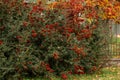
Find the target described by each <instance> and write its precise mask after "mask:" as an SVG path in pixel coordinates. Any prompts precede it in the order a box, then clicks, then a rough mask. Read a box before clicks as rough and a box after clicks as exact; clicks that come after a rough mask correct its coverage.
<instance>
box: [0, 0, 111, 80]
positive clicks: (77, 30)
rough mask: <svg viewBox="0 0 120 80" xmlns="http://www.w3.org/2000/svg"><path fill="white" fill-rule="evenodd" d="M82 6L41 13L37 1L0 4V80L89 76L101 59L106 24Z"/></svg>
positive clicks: (69, 5)
mask: <svg viewBox="0 0 120 80" xmlns="http://www.w3.org/2000/svg"><path fill="white" fill-rule="evenodd" d="M83 3H86V2H84V1H83V2H81V1H80V3H77V0H76V2H75V1H73V2H72V0H71V1H69V2H64V3H56V4H54V6H53V7H52V9H47V8H44V7H43V5H42V3H41V2H39V3H38V4H32V3H31V4H28V3H23V2H22V1H17V0H11V1H7V0H5V1H1V3H0V10H1V12H0V22H1V23H0V34H1V35H0V59H1V62H0V78H1V79H3V80H4V79H8V78H11V79H20V78H23V77H26V76H28V77H30V76H31V75H32V77H37V76H45V75H50V74H51V73H52V74H55V75H61V76H62V78H65V79H66V78H67V75H66V74H85V73H93V72H95V71H96V70H97V68H98V67H99V65H100V62H101V59H103V58H104V57H105V56H106V50H105V49H106V47H107V45H108V44H106V43H107V40H106V35H105V34H108V33H109V32H107V30H108V28H109V26H108V25H109V22H108V21H109V20H106V19H104V18H102V17H101V16H99V15H100V14H98V13H97V12H99V10H100V9H101V10H103V9H102V7H100V6H90V5H88V4H87V3H86V5H84V4H83ZM51 5H52V4H51ZM103 11H104V10H103ZM109 18H110V16H109ZM111 19H112V18H111ZM104 25H106V26H108V27H105V26H104Z"/></svg>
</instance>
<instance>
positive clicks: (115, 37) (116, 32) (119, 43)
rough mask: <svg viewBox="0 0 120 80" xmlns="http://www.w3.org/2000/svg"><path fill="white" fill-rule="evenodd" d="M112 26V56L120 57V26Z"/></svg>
mask: <svg viewBox="0 0 120 80" xmlns="http://www.w3.org/2000/svg"><path fill="white" fill-rule="evenodd" d="M111 26H112V29H111V31H110V34H111V40H110V45H109V50H110V54H112V55H113V56H120V24H115V23H112V25H111Z"/></svg>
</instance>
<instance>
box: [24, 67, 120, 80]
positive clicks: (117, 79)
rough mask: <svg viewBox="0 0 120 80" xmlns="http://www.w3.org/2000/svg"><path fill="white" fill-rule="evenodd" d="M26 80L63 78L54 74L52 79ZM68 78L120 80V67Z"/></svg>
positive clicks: (78, 79) (59, 79)
mask: <svg viewBox="0 0 120 80" xmlns="http://www.w3.org/2000/svg"><path fill="white" fill-rule="evenodd" d="M24 80H62V79H61V78H60V77H55V76H52V77H51V79H43V78H36V79H35V78H34V79H24ZM67 80H120V67H106V68H103V69H102V70H101V71H99V72H97V73H95V74H91V75H90V74H89V75H88V74H85V75H71V76H69V77H68V79H67Z"/></svg>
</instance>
